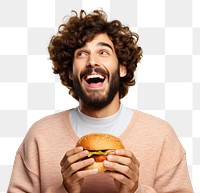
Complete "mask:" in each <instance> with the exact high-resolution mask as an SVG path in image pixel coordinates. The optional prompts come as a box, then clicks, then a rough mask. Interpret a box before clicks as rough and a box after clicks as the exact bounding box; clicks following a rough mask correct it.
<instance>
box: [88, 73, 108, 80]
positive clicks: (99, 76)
mask: <svg viewBox="0 0 200 193" xmlns="http://www.w3.org/2000/svg"><path fill="white" fill-rule="evenodd" d="M90 78H100V79H104V77H103V76H102V75H101V74H90V75H88V76H87V77H86V80H88V79H90Z"/></svg>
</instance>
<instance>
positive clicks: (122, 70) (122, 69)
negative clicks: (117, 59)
mask: <svg viewBox="0 0 200 193" xmlns="http://www.w3.org/2000/svg"><path fill="white" fill-rule="evenodd" d="M126 74H127V69H126V67H125V66H123V65H121V64H120V66H119V75H120V77H124V76H126Z"/></svg>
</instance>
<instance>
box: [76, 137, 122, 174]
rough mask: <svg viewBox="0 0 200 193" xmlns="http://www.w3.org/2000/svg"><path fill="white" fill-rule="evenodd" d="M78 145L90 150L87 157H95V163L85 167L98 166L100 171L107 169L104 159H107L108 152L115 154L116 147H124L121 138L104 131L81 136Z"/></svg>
mask: <svg viewBox="0 0 200 193" xmlns="http://www.w3.org/2000/svg"><path fill="white" fill-rule="evenodd" d="M76 146H82V147H83V149H84V150H88V151H89V153H88V156H87V157H86V159H87V158H94V161H95V162H94V163H93V164H92V165H90V166H88V167H86V168H84V169H93V168H98V172H99V173H101V172H104V171H106V168H105V167H104V166H103V161H104V160H106V158H107V155H108V154H113V153H114V151H115V150H116V149H124V145H123V144H122V142H121V141H120V139H119V138H117V137H115V136H113V135H110V134H103V133H91V134H88V135H85V136H83V137H81V138H80V139H79V140H78V141H77V144H76Z"/></svg>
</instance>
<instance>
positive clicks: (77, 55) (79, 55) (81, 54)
mask: <svg viewBox="0 0 200 193" xmlns="http://www.w3.org/2000/svg"><path fill="white" fill-rule="evenodd" d="M86 55H87V52H85V51H79V52H77V54H76V57H85V56H86Z"/></svg>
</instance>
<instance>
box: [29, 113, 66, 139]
mask: <svg viewBox="0 0 200 193" xmlns="http://www.w3.org/2000/svg"><path fill="white" fill-rule="evenodd" d="M68 114H69V110H66V111H62V112H58V113H55V114H52V115H48V116H45V117H43V118H41V119H39V120H38V121H36V122H35V123H33V124H32V126H31V127H30V128H29V130H28V132H27V135H26V137H25V139H28V140H29V138H32V139H33V138H38V137H44V136H48V137H50V136H53V135H54V134H55V133H58V132H59V131H62V130H64V129H65V128H66V125H67V124H66V120H67V119H68Z"/></svg>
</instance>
